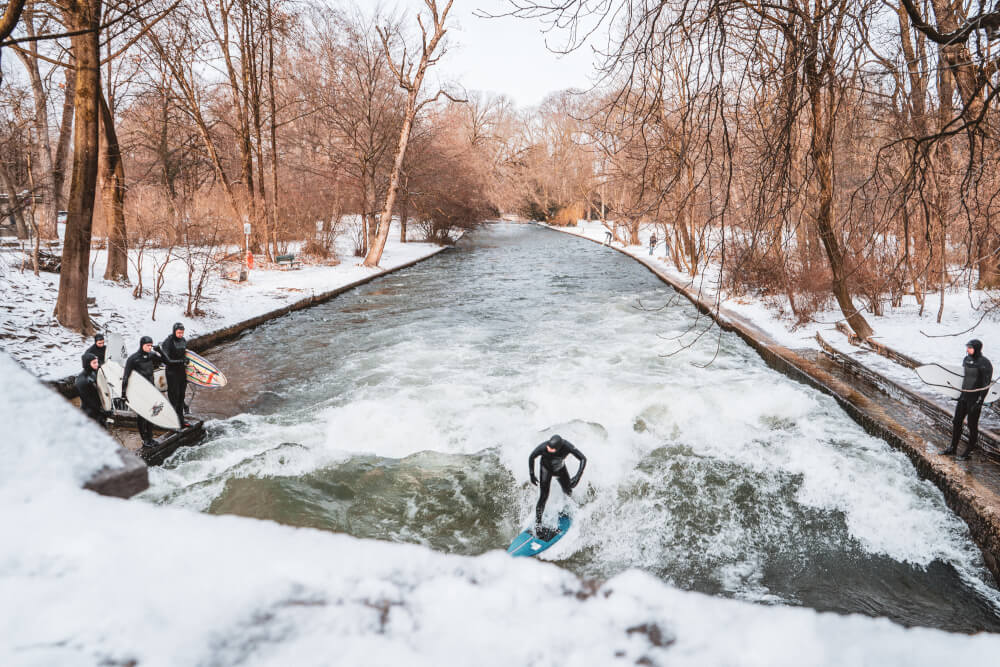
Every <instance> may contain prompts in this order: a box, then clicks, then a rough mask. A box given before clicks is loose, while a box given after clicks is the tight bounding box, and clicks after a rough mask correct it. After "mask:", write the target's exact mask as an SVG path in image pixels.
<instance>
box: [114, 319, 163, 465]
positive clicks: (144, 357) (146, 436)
mask: <svg viewBox="0 0 1000 667" xmlns="http://www.w3.org/2000/svg"><path fill="white" fill-rule="evenodd" d="M159 362H160V355H158V354H156V352H154V351H153V339H152V338H150V337H149V336H143V337H142V338H140V339H139V350H138V351H137V352H133V353H132V355H131V356H129V358H128V361H126V362H125V372H124V374H123V375H122V396H128V393H127V391H128V379H129V376H130V375H131V374H132V372H133V371H134V372H136V373H138V374H139V375H141V376H142V377H144V378H146V379H147V380H149V382H150V384H152V382H153V368H154V367H155V366H156V365H157V364H158V363H159ZM154 386H155V385H154ZM135 424H136V428H138V429H139V437H141V438H142V446H143V447H149V446H150V445H152V444H153V425H152V424H151V423H149V422H148V421H146V420H145V419H143V418H142V417H141V416H140V415H138V414H137V415H136V416H135Z"/></svg>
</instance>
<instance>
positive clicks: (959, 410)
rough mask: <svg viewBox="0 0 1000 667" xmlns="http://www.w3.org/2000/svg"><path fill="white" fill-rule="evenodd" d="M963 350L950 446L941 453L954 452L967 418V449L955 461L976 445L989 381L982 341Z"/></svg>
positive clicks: (989, 367)
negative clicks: (964, 352) (959, 384)
mask: <svg viewBox="0 0 1000 667" xmlns="http://www.w3.org/2000/svg"><path fill="white" fill-rule="evenodd" d="M965 351H966V353H967V354H966V357H965V359H963V360H962V369H963V370H964V371H965V377H964V378H963V379H962V395H961V396H960V397H959V398H958V405H956V406H955V418H954V419H953V420H952V422H951V425H952V431H951V446H950V447H948V449H945V450H942V451H941V454H944V455H945V456H950V455H952V454H955V453H956V452H957V451H958V443H959V441H960V440H961V439H962V422H963V421H965V420H966V418H968V422H969V448H968V449H966V450H965V451H964V452H962V453H961V454H958V456H956V457H955V458H956V459H957V460H959V461H965V460H967V459H968V458H969V454H971V453H972V450H973V449H975V448H976V444H977V443H978V442H979V414H980V413H981V412H982V409H983V401H984V400H985V399H986V395H987V394H988V393H990V383H991V382H992V381H993V364H991V363H990V360H989V359H987V358H986V357H984V356H983V343H982V341H979V340H976V339H973V340H970V341H969V342H968V343H966V344H965ZM976 390H981V391H976Z"/></svg>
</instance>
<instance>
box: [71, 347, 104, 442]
mask: <svg viewBox="0 0 1000 667" xmlns="http://www.w3.org/2000/svg"><path fill="white" fill-rule="evenodd" d="M99 367H100V365H99V363H98V358H97V355H95V354H91V353H90V352H85V353H84V354H83V372H82V373H80V374H79V375H77V376H76V382H75V383H74V384H75V385H76V392H77V393H78V394H79V395H80V408H82V409H83V412H84V414H85V415H87V416H88V417H90V418H91V419H93V420H94V421H95V422H97V423H98V424H100V425H101V426H105V419H106V418H107V417H108V416H110V414H111V413H110V412H108V411H107V410H105V409H104V406H102V405H101V396H100V394H99V393H98V391H97V369H98V368H99Z"/></svg>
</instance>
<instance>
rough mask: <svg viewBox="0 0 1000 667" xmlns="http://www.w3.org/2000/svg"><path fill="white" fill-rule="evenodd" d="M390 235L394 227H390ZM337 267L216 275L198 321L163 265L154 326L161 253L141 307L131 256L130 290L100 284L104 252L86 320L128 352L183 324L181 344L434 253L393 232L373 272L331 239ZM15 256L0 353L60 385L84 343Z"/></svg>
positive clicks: (149, 262)
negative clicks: (116, 336)
mask: <svg viewBox="0 0 1000 667" xmlns="http://www.w3.org/2000/svg"><path fill="white" fill-rule="evenodd" d="M394 227H395V225H394ZM336 247H337V256H338V258H339V259H340V264H338V265H336V266H328V265H309V264H306V265H304V266H303V267H302V268H301V269H299V270H291V271H281V270H260V269H256V270H253V271H251V272H250V279H249V281H248V282H245V283H235V282H231V281H227V280H223V279H222V278H221V277H220V274H219V271H218V270H215V271H213V272H212V273H211V275H210V277H209V279H208V284H207V285H206V287H205V289H204V296H203V298H202V302H201V308H202V309H203V310H205V311H206V314H205V315H204V316H201V317H186V316H185V315H184V311H185V308H186V305H187V289H188V288H187V278H188V276H187V268H186V266H185V263H184V262H183V261H182V260H180V259H174V260H173V261H171V262H170V263H169V264H168V265H167V269H166V271H165V278H166V279H165V282H164V285H163V290H162V296H161V297H160V301H159V304H158V306H157V308H156V319H155V320H153V297H152V292H151V290H152V286H153V284H154V280H155V277H154V264H155V263H162V262H163V259H164V257H165V255H166V251H164V250H147V251H146V256H145V258H144V259H143V267H142V268H143V287H144V288H145V290H146V293H145V294H144V295H143V297H142V298H141V299H135V298H133V297H132V289H133V287H134V284H135V283H136V282H137V281H136V276H137V274H136V268H135V264H134V261H135V257H136V254H137V253H136V252H134V251H133V252H131V253H130V254H131V257H132V259H131V261H130V266H129V275H130V278H131V280H132V283H133V285H130V286H123V285H119V284H116V283H113V282H111V281H107V280H104V279H103V278H102V276H103V275H104V267H105V264H106V262H107V252H106V251H105V250H96V251H93V252H92V253H91V265H92V270H91V277H90V285H89V296H91V297H94V298H96V301H97V305H96V307H92V309H91V312H92V315H93V316H94V318H95V322H96V325H97V327H98V329H99V330H101V331H113V332H116V333H120V334H122V335H123V336H124V337H125V341H126V343H127V344H128V345H129V346H130V347H131V346H132V345H133V344H134V345H135V346H136V347H138V339H139V337H140V336H143V335H149V336H152V337H153V340H155V341H157V342H159V341H160V340H163V339H164V338H166V337H167V335H169V333H170V330H171V325H172V324H173V323H174V322H178V321H180V322H184V323H185V326H186V332H185V335H186V336H187V338H188V339H192V338H195V337H197V336H201V335H204V334H208V333H212V332H214V331H218V330H219V329H224V328H226V327H228V326H232V325H234V324H237V323H239V322H243V321H245V320H248V319H250V318H252V317H255V316H258V315H262V314H264V313H267V312H270V311H273V310H276V309H278V308H281V307H283V306H287V305H289V304H292V303H295V302H296V301H300V300H302V299H306V298H309V297H311V296H313V295H316V294H321V293H323V292H328V291H330V290H334V289H337V288H339V287H343V286H345V285H349V284H351V283H354V282H357V281H359V280H362V279H365V278H367V277H369V276H371V275H373V274H379V273H382V272H384V271H386V270H390V269H392V268H394V267H398V266H400V265H402V264H406V263H408V262H411V261H414V260H417V259H420V258H423V257H427V256H429V255H431V254H434V253H435V252H438V251H439V250H441V248H440V246H437V245H434V244H430V243H418V242H409V243H405V244H404V243H400V242H399V232H398V229H393V230H391V231H390V233H389V241H388V243H387V244H386V247H385V251H384V253H383V255H382V261H381V262H380V265H379V266H380V268H379V269H369V268H366V267H364V266H361V265H360V264H361V258H358V257H354V256H353V254H352V250H353V247H352V245H351V241H350V239H349V238H347V235H346V234H344V235H342V236H341V237H339V238H338V239H337V246H336ZM20 262H21V253H20V251H16V252H15V253H7V254H0V292H2V293H3V294H5V295H8V296H7V298H6V299H4V302H3V303H0V348H2V349H4V350H6V351H7V352H8V353H9V354H10V355H11V356H13V357H14V358H15V359H17V361H18V362H20V363H21V364H22V365H23V366H24V367H25V368H27V369H28V370H30V371H32V372H33V373H34V374H35V375H38V376H40V377H44V378H46V379H62V378H65V377H67V376H69V375H72V374H75V373H78V372H79V371H80V368H79V366H80V363H79V358H80V354H82V353H83V351H84V350H85V349H86V348H87V347H89V346H90V344H91V342H92V341H91V340H89V339H85V338H84V337H82V336H80V335H78V334H76V333H74V332H72V331H69V330H67V329H65V328H63V327H62V326H60V325H59V324H58V322H56V320H55V318H54V317H53V311H54V310H55V303H56V298H57V296H58V288H59V276H58V275H57V274H52V273H44V272H43V273H41V274H40V275H39V276H37V277H36V276H35V275H34V274H33V273H32V272H31V271H30V270H25V271H21V270H20Z"/></svg>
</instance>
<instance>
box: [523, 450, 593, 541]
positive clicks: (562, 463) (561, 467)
mask: <svg viewBox="0 0 1000 667" xmlns="http://www.w3.org/2000/svg"><path fill="white" fill-rule="evenodd" d="M570 454H572V455H573V456H575V457H576V458H577V460H579V461H580V467H579V468H578V469H577V471H576V475H574V476H573V478H572V479H570V477H569V471H567V470H566V457H567V456H569V455H570ZM538 457H541V459H542V460H541V461H540V462H539V464H538V478H536V477H535V459H537V458H538ZM585 467H587V457H586V456H584V455H583V452H581V451H580V450H579V449H577V448H576V447H574V446H573V443H572V442H570V441H569V440H565V439H564V438H562V437H561V436H558V435H554V436H552V437H551V438H549V439H548V440H546V441H545V442H543V443H542V444H540V445H538V446H537V447H535V449H534V451H532V452H531V456H529V457H528V474H529V475H530V476H531V483H532V484H534V485H536V486H538V485H539V481H540V482H541V486H540V487H539V490H538V504H537V505H535V535H537V536H539V537H541V536H542V535H541V533H542V532H543V531H542V513H543V512H544V511H545V503H546V502H547V501H548V499H549V486H550V485H551V484H552V477H553V476H555V477H556V478H557V479H558V480H559V486H561V487H562V490H563V493H565V494H566V495H567V496H572V495H573V488H574V487H575V486H576V485H577V484H579V483H580V477H581V476H582V475H583V469H584V468H585Z"/></svg>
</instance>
